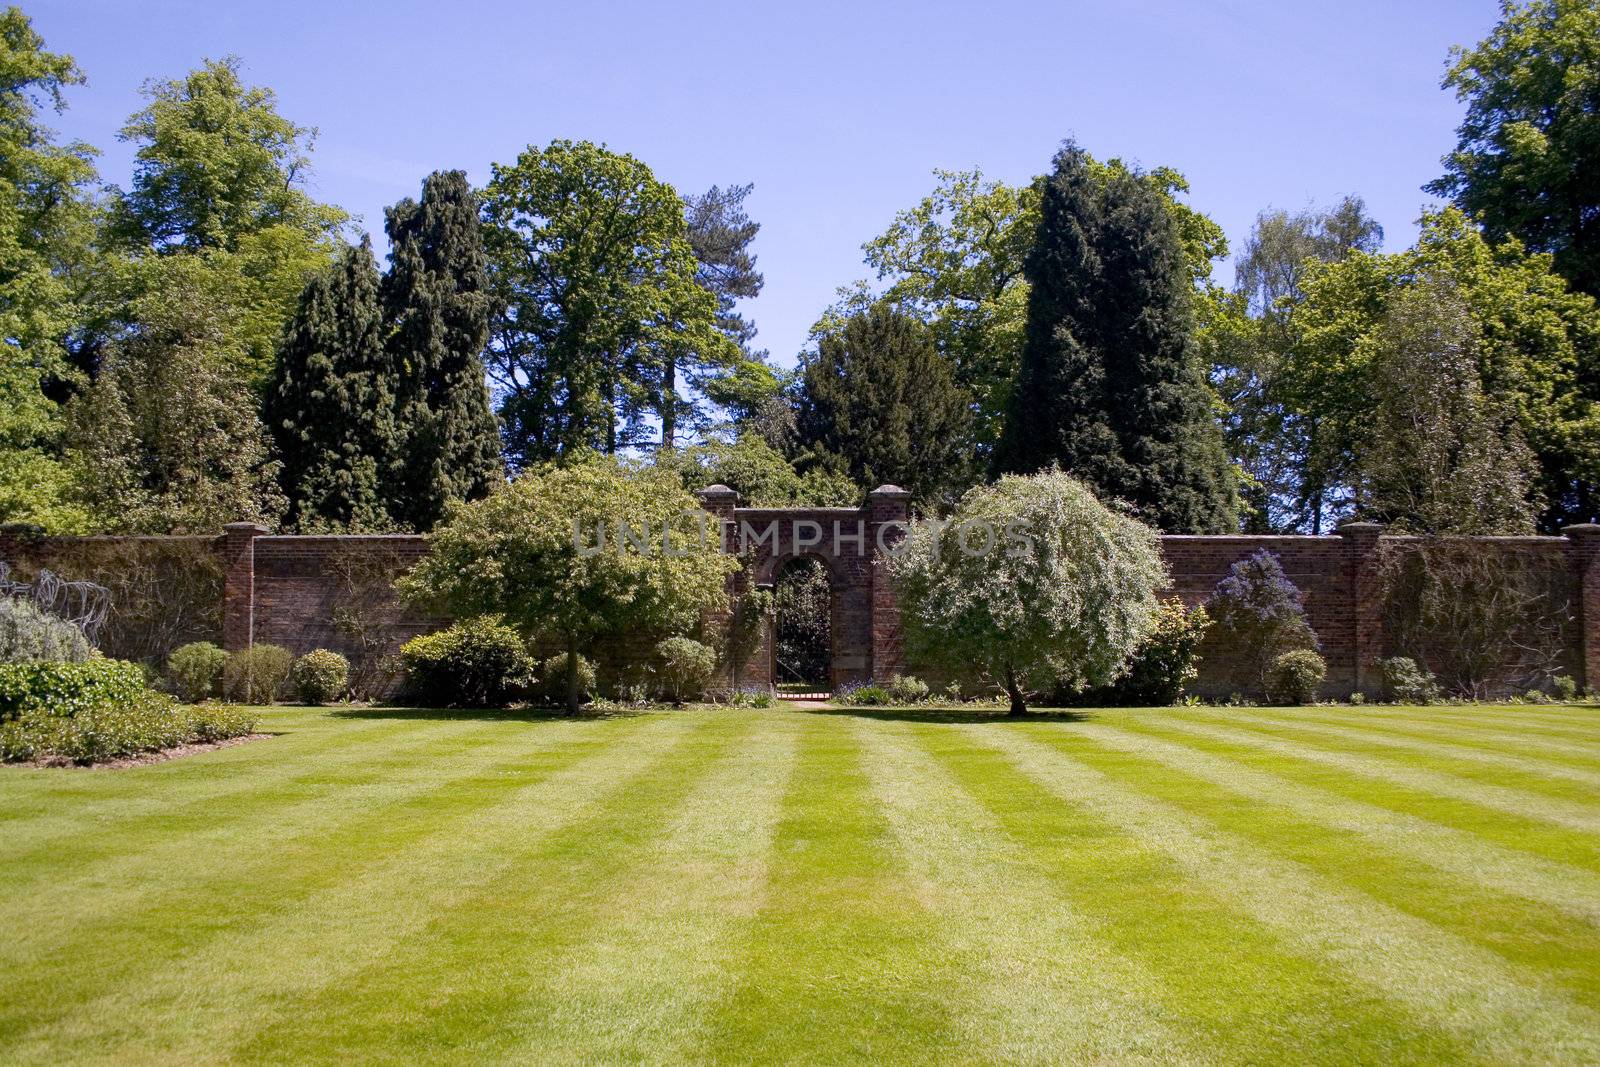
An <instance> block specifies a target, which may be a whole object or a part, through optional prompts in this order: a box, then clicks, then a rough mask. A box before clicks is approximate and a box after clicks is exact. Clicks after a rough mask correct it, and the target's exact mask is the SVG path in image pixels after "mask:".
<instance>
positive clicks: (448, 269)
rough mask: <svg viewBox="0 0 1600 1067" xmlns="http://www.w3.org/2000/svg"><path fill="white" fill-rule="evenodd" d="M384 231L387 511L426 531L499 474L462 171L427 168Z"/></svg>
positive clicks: (484, 287)
mask: <svg viewBox="0 0 1600 1067" xmlns="http://www.w3.org/2000/svg"><path fill="white" fill-rule="evenodd" d="M384 226H385V228H386V229H387V231H388V234H389V271H388V273H387V274H386V275H385V276H384V279H383V285H382V298H383V312H384V318H385V322H386V324H387V326H388V329H389V331H390V332H389V337H388V346H389V353H390V360H391V363H392V365H393V367H394V369H395V371H396V373H397V374H398V382H397V390H396V395H395V406H396V411H397V415H396V423H397V427H396V428H397V431H398V432H399V433H400V434H401V436H402V438H403V441H402V444H401V457H400V459H401V462H400V467H399V470H398V471H397V472H396V473H395V474H394V475H392V476H391V477H390V479H389V481H388V484H389V486H390V490H389V492H388V494H387V502H386V507H387V510H388V513H389V516H390V518H391V519H392V520H393V521H395V522H397V523H401V524H403V525H405V526H407V527H409V528H410V529H413V530H421V531H427V530H431V529H433V527H434V525H435V524H436V523H437V522H438V521H439V520H440V519H441V518H442V517H443V516H444V513H445V510H446V508H447V507H448V506H449V505H450V504H451V503H452V502H454V501H458V500H477V499H479V498H481V497H482V496H484V495H485V494H487V493H488V492H489V490H490V489H491V488H492V487H493V486H494V484H495V483H496V481H498V480H499V479H500V477H501V475H502V466H503V465H502V463H501V460H500V433H499V427H498V425H497V424H496V422H495V418H494V414H493V412H491V411H490V409H489V390H488V386H487V385H486V384H485V382H484V366H483V349H484V345H485V344H486V343H487V341H488V338H489V293H488V275H487V273H486V266H487V260H486V257H485V254H484V249H483V235H482V232H481V230H480V228H479V223H478V201H477V197H476V196H474V195H473V192H472V188H471V186H469V185H468V184H467V176H466V174H465V173H463V172H462V171H459V170H451V171H435V172H434V173H432V174H430V175H428V176H427V177H426V178H424V179H423V182H422V199H421V200H420V201H413V200H410V199H406V200H402V201H400V202H399V203H398V204H396V205H394V206H393V207H391V208H389V209H388V210H387V211H386V212H385V213H384Z"/></svg>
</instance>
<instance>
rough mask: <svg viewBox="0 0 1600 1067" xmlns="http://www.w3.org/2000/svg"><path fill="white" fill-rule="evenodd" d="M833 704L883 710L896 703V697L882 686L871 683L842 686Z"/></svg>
mask: <svg viewBox="0 0 1600 1067" xmlns="http://www.w3.org/2000/svg"><path fill="white" fill-rule="evenodd" d="M833 702H834V703H835V704H842V705H844V706H845V707H847V708H881V707H886V706H888V705H890V704H893V703H894V702H895V700H894V696H893V695H892V694H891V693H890V692H889V690H888V689H887V688H886V687H884V686H881V685H874V684H873V683H871V682H865V683H854V684H847V685H842V686H840V687H839V691H838V692H836V693H834V694H833Z"/></svg>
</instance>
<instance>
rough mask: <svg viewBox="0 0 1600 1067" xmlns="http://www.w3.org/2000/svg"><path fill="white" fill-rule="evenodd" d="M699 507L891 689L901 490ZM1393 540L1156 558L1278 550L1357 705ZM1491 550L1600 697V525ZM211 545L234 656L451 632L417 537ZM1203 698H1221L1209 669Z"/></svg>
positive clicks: (1181, 545) (1167, 543)
mask: <svg viewBox="0 0 1600 1067" xmlns="http://www.w3.org/2000/svg"><path fill="white" fill-rule="evenodd" d="M700 499H701V502H702V506H703V507H704V508H705V509H706V511H707V512H709V513H710V514H711V515H712V517H713V518H714V519H715V520H716V521H717V523H718V524H719V525H720V527H721V529H722V534H723V538H724V540H723V544H724V547H725V548H726V549H727V550H729V551H734V552H740V553H741V555H742V556H743V557H744V558H745V561H746V565H745V569H744V571H743V573H741V574H740V575H737V576H736V577H735V578H733V579H731V580H730V591H731V592H733V593H734V594H735V595H737V593H738V591H739V590H740V589H741V588H744V587H745V586H744V583H754V584H757V585H767V584H771V583H773V582H774V581H776V579H777V576H778V574H779V572H780V571H781V569H782V567H783V566H784V565H785V564H786V563H788V562H789V561H791V560H793V559H796V558H798V557H801V556H814V557H816V558H819V559H821V560H822V561H823V562H824V563H825V564H826V566H827V569H828V574H829V578H830V581H831V583H832V586H833V599H832V605H833V606H832V611H833V618H832V637H833V664H832V670H831V674H832V681H833V684H834V685H835V686H838V685H840V684H843V683H845V682H849V681H853V680H862V679H868V678H886V677H888V676H889V675H891V674H893V673H895V672H896V671H898V670H900V669H902V668H903V666H904V651H903V645H902V641H901V634H900V623H899V613H898V610H897V608H896V604H895V598H894V592H893V590H892V589H891V588H890V586H889V584H888V582H887V580H886V578H885V574H884V570H883V568H882V567H881V566H880V565H879V563H878V559H879V555H880V551H879V547H878V546H879V543H880V539H881V541H882V543H885V544H887V543H889V542H890V541H892V539H893V538H894V537H896V536H898V534H899V532H900V530H901V529H902V527H901V526H900V524H901V523H903V522H905V521H906V519H907V517H908V496H907V494H906V493H904V492H903V491H902V490H899V489H896V488H895V487H893V486H884V487H881V488H880V489H879V490H877V491H875V492H874V493H873V494H871V496H870V497H869V499H868V502H867V504H866V506H865V507H863V508H859V509H856V508H805V509H793V508H790V509H760V508H743V507H739V506H738V502H737V497H736V495H735V494H734V493H733V491H732V490H729V489H727V488H726V487H724V486H712V487H711V488H709V489H706V490H704V491H702V492H701V494H700ZM77 540H79V539H72V538H20V537H14V536H8V535H6V534H4V533H0V560H7V561H10V562H12V563H13V564H22V565H24V566H28V565H32V566H37V565H41V564H43V565H48V563H49V561H50V560H52V559H57V558H65V557H67V556H70V553H67V552H64V551H63V549H64V548H67V547H70V544H71V543H72V542H74V541H77ZM99 540H102V541H103V540H105V539H99ZM146 540H148V539H146ZM1385 540H1387V539H1386V538H1383V536H1382V529H1381V527H1378V526H1374V525H1371V524H1351V525H1348V526H1345V527H1343V528H1342V529H1341V530H1340V531H1339V533H1337V534H1335V535H1331V536H1324V537H1307V536H1281V537H1278V536H1274V537H1247V536H1203V537H1202V536H1192V537H1191V536H1163V537H1162V538H1161V546H1162V552H1163V554H1164V556H1165V558H1166V563H1167V567H1168V570H1169V572H1170V574H1171V579H1172V580H1171V589H1170V590H1169V593H1170V594H1173V595H1177V596H1178V597H1180V598H1182V599H1183V601H1184V602H1185V603H1186V604H1190V605H1194V604H1198V603H1201V602H1203V601H1204V600H1205V599H1206V598H1207V597H1208V596H1209V595H1210V594H1211V591H1212V589H1213V588H1214V587H1215V585H1216V583H1217V582H1218V581H1219V580H1220V579H1221V578H1222V577H1223V576H1224V575H1225V574H1226V573H1227V571H1228V568H1229V567H1230V566H1231V565H1232V564H1233V563H1234V562H1235V561H1237V560H1239V559H1242V558H1243V557H1245V556H1248V555H1250V554H1251V553H1253V552H1256V551H1258V550H1261V549H1266V550H1268V551H1270V552H1272V553H1274V554H1276V555H1277V556H1278V558H1279V559H1280V560H1282V562H1283V567H1284V571H1285V572H1286V573H1287V574H1288V576H1289V578H1290V579H1291V580H1292V581H1293V582H1294V583H1295V585H1296V586H1298V587H1299V588H1300V590H1301V591H1302V593H1303V594H1304V596H1305V608H1306V613H1307V616H1308V618H1309V619H1310V622H1311V626H1312V628H1313V629H1314V630H1315V631H1316V633H1317V635H1318V637H1319V638H1320V640H1321V642H1322V650H1323V654H1324V656H1325V657H1326V659H1327V661H1328V685H1327V692H1329V693H1331V694H1332V693H1336V694H1348V693H1349V692H1351V691H1353V690H1362V691H1366V692H1369V693H1375V692H1377V691H1378V689H1379V679H1378V673H1377V661H1378V659H1380V658H1381V657H1382V656H1383V655H1385V654H1386V653H1385V645H1384V635H1383V617H1382V610H1381V595H1380V588H1379V579H1378V572H1377V554H1378V549H1379V545H1380V543H1381V542H1383V541H1385ZM1489 540H1490V541H1491V542H1492V543H1494V544H1496V546H1497V547H1502V548H1503V549H1504V550H1505V551H1519V552H1526V553H1531V554H1533V555H1534V556H1536V557H1540V558H1545V559H1547V560H1548V561H1549V562H1550V564H1551V565H1552V566H1554V567H1556V568H1558V569H1560V570H1561V571H1562V573H1565V574H1566V575H1567V576H1568V578H1567V584H1568V588H1567V594H1568V595H1567V596H1566V597H1565V598H1562V599H1561V601H1560V602H1559V603H1552V604H1551V606H1550V610H1551V612H1552V613H1561V614H1562V615H1563V617H1564V625H1565V628H1566V632H1568V633H1569V634H1570V635H1571V638H1570V640H1571V644H1572V647H1571V648H1570V649H1569V650H1568V656H1567V659H1568V661H1569V662H1570V665H1571V669H1572V672H1573V674H1574V675H1575V676H1576V677H1577V678H1578V680H1579V683H1580V684H1581V685H1586V686H1600V526H1577V527H1573V528H1571V529H1569V530H1568V531H1566V536H1564V537H1538V538H1493V539H1489ZM211 547H212V550H213V551H214V552H215V553H216V556H217V558H218V560H219V562H220V563H221V564H222V566H223V568H224V572H225V578H224V583H223V603H222V605H221V612H220V614H221V634H220V638H221V643H222V645H223V647H225V648H228V649H237V648H244V647H247V646H248V645H250V644H251V643H252V642H270V643H273V644H280V645H283V646H285V647H287V648H289V649H291V650H292V651H294V652H295V653H297V654H299V653H303V652H307V651H310V650H311V649H313V648H332V649H335V650H337V651H340V652H343V653H345V654H346V655H348V656H350V657H352V659H353V660H368V661H370V660H374V659H377V658H381V657H383V656H386V655H388V654H389V653H392V652H393V651H394V650H396V649H397V648H398V647H399V646H400V644H402V643H403V642H404V641H405V640H407V639H408V638H410V637H413V636H415V635H417V634H419V633H426V632H428V631H430V630H432V629H435V628H437V627H439V626H440V625H442V624H443V622H444V620H442V619H438V618H433V617H429V616H427V615H426V614H422V613H418V612H416V611H414V610H411V609H409V608H408V607H406V606H405V605H403V604H402V603H401V602H400V601H399V600H398V598H396V597H395V596H394V594H393V590H392V587H391V583H392V581H393V579H394V577H396V576H397V575H399V574H400V573H402V572H403V571H404V570H405V568H406V567H408V566H409V565H410V564H411V563H412V562H414V561H415V560H417V559H418V558H420V557H421V556H422V555H423V554H425V553H426V551H427V545H426V541H425V539H424V538H422V537H418V536H410V535H388V536H367V535H350V536H315V537H313V536H288V535H274V534H272V533H270V532H269V531H267V530H266V529H265V528H264V527H259V526H254V525H251V524H233V525H230V526H229V527H227V529H226V530H225V531H224V533H223V534H222V535H221V536H219V537H217V538H215V539H213V540H212V541H211ZM66 577H70V578H78V577H86V578H93V577H94V575H92V574H90V575H77V574H68V575H66ZM771 672H772V663H771V648H770V641H769V645H768V647H767V648H766V649H765V650H763V651H761V652H758V653H757V654H756V655H755V656H753V657H752V659H751V662H750V663H749V665H748V666H747V668H746V672H745V678H744V679H743V681H744V683H745V684H756V685H761V684H767V683H770V681H771V677H772V673H771ZM1195 688H1196V689H1197V691H1199V692H1202V693H1223V692H1225V685H1223V684H1221V683H1219V682H1218V680H1217V679H1216V678H1215V677H1214V676H1213V672H1208V671H1206V670H1205V669H1204V667H1202V676H1201V678H1200V679H1199V682H1198V684H1197V685H1196V687H1195Z"/></svg>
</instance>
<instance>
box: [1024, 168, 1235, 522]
mask: <svg viewBox="0 0 1600 1067" xmlns="http://www.w3.org/2000/svg"><path fill="white" fill-rule="evenodd" d="M1027 276H1028V280H1029V282H1030V283H1032V284H1031V289H1030V291H1029V295H1028V317H1027V328H1026V335H1025V336H1026V339H1025V343H1024V348H1023V354H1022V363H1021V367H1020V368H1019V370H1018V374H1017V382H1016V387H1015V388H1014V389H1013V390H1012V396H1011V400H1010V403H1009V408H1008V411H1007V418H1006V425H1005V428H1004V430H1003V432H1002V435H1001V439H1000V442H999V446H998V447H997V449H996V453H995V460H994V463H995V467H996V468H997V469H998V471H1000V472H1015V473H1021V474H1028V473H1032V472H1034V471H1039V470H1043V469H1045V468H1047V467H1050V466H1051V465H1059V466H1060V467H1061V468H1062V469H1063V470H1066V471H1067V472H1069V473H1071V474H1073V475H1074V476H1076V477H1078V478H1081V479H1083V480H1084V481H1086V482H1088V483H1089V484H1090V485H1091V486H1093V487H1094V489H1095V491H1096V492H1097V493H1099V494H1100V496H1101V498H1102V499H1105V500H1113V499H1115V500H1121V501H1124V502H1126V503H1127V504H1129V505H1131V506H1132V507H1133V508H1134V510H1135V512H1136V513H1137V514H1138V516H1139V517H1140V518H1142V519H1144V520H1145V521H1147V522H1150V523H1152V524H1154V525H1156V526H1158V527H1160V528H1161V529H1162V530H1165V531H1167V532H1168V533H1218V532H1222V531H1227V530H1231V529H1233V528H1234V527H1235V524H1236V517H1235V514H1236V495H1237V494H1236V490H1235V487H1234V484H1233V476H1232V472H1231V471H1230V469H1229V466H1228V460H1227V456H1226V453H1225V452H1224V450H1223V445H1222V435H1221V431H1220V429H1219V427H1218V425H1217V423H1216V420H1215V419H1214V418H1213V416H1212V413H1211V411H1210V405H1209V396H1208V394H1207V390H1206V386H1205V382H1204V379H1203V377H1202V376H1201V372H1200V368H1199V365H1198V362H1197V360H1196V359H1195V358H1194V356H1193V354H1192V353H1191V339H1190V335H1191V332H1192V326H1193V310H1192V307H1191V295H1192V276H1191V272H1190V268H1189V264H1188V261H1187V260H1186V259H1185V257H1184V251H1183V247H1182V245H1181V243H1180V242H1179V240H1178V236H1177V233H1176V232H1175V230H1174V227H1173V222H1172V217H1171V212H1170V211H1169V209H1168V207H1167V205H1166V204H1164V203H1163V202H1162V200H1161V198H1160V197H1159V195H1157V194H1156V193H1155V192H1154V191H1153V190H1152V189H1151V188H1150V187H1149V185H1148V184H1147V183H1146V182H1144V181H1141V180H1140V177H1139V175H1138V173H1137V172H1133V171H1127V172H1122V173H1115V172H1114V173H1111V174H1108V175H1103V176H1098V177H1097V176H1096V175H1095V174H1094V173H1093V172H1092V170H1091V167H1090V160H1089V156H1088V153H1086V152H1085V151H1083V150H1082V149H1081V148H1078V147H1077V146H1076V145H1074V144H1072V143H1071V142H1068V144H1067V145H1066V146H1065V147H1064V148H1063V149H1062V150H1061V152H1060V153H1058V154H1057V156H1056V159H1055V170H1054V172H1053V173H1052V174H1051V175H1050V176H1049V178H1048V179H1047V180H1046V183H1045V189H1044V196H1043V202H1042V204H1041V207H1040V223H1039V229H1038V234H1037V237H1036V238H1035V242H1034V246H1033V249H1032V251H1031V252H1030V253H1029V255H1028V260H1027Z"/></svg>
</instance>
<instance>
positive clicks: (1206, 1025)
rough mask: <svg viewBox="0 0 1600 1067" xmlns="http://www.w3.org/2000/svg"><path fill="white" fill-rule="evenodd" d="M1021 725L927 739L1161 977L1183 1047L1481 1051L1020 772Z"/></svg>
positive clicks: (1151, 987) (1260, 1052)
mask: <svg viewBox="0 0 1600 1067" xmlns="http://www.w3.org/2000/svg"><path fill="white" fill-rule="evenodd" d="M1017 731H1018V727H1016V726H1012V725H1009V724H1004V723H986V724H982V725H975V726H970V727H951V726H928V727H924V728H923V729H921V730H919V731H918V738H919V741H920V742H921V744H922V745H923V747H924V748H925V750H926V751H928V752H929V753H930V754H931V755H932V756H933V757H934V758H935V759H937V760H938V761H939V763H940V764H941V765H942V766H943V767H944V768H945V770H946V771H947V772H948V773H949V774H951V775H952V776H953V777H954V778H955V780H956V781H957V782H959V783H960V785H961V786H962V788H963V789H965V790H966V791H967V793H968V794H969V795H970V796H972V797H973V798H974V799H975V800H976V801H978V802H979V803H980V804H982V805H983V807H984V808H985V809H986V810H987V811H988V812H989V813H990V814H991V816H992V817H993V818H994V819H995V820H996V822H997V824H998V826H999V828H1000V830H1001V832H1002V833H1003V834H1004V836H1005V837H1006V838H1007V839H1009V841H1010V842H1011V843H1012V844H1014V845H1015V846H1016V847H1017V848H1019V849H1021V850H1022V852H1023V855H1024V856H1025V857H1026V862H1027V863H1028V864H1029V865H1030V866H1032V867H1033V868H1034V869H1035V870H1036V871H1037V872H1038V873H1039V875H1040V876H1041V877H1044V878H1046V879H1047V880H1048V881H1049V882H1050V883H1051V884H1052V885H1053V886H1055V887H1056V888H1057V891H1058V892H1060V893H1061V894H1062V896H1063V898H1064V899H1065V900H1066V901H1067V903H1068V906H1069V907H1071V908H1073V909H1074V911H1076V912H1077V913H1080V914H1082V915H1084V916H1085V918H1086V920H1087V921H1090V922H1092V923H1093V924H1094V928H1095V930H1096V932H1097V934H1098V935H1099V936H1100V937H1101V938H1102V939H1103V940H1104V941H1105V942H1107V944H1108V945H1109V946H1110V948H1111V950H1112V951H1113V952H1114V953H1116V954H1118V956H1120V957H1122V958H1123V959H1125V960H1128V961H1131V963H1132V965H1135V966H1137V967H1138V968H1140V969H1141V970H1143V971H1145V972H1147V973H1149V974H1150V975H1152V976H1153V978H1154V981H1153V982H1152V983H1150V984H1147V985H1144V986H1142V987H1137V988H1136V990H1135V995H1136V996H1139V997H1141V998H1143V999H1144V1000H1146V1001H1147V1002H1148V1003H1149V1004H1150V1005H1151V1006H1152V1008H1153V1009H1154V1010H1156V1011H1159V1012H1160V1013H1161V1017H1162V1018H1163V1020H1165V1021H1166V1022H1167V1025H1168V1026H1169V1028H1170V1029H1172V1030H1173V1031H1175V1032H1176V1033H1177V1034H1179V1035H1180V1038H1179V1042H1180V1043H1179V1045H1178V1046H1177V1048H1176V1049H1175V1050H1173V1055H1174V1056H1175V1057H1179V1056H1180V1054H1181V1050H1182V1049H1184V1048H1187V1047H1194V1048H1199V1049H1202V1050H1203V1052H1202V1054H1201V1057H1200V1058H1201V1059H1202V1060H1205V1061H1209V1062H1218V1063H1233V1062H1247V1061H1248V1062H1258V1063H1303V1062H1310V1061H1313V1060H1316V1059H1318V1058H1319V1057H1320V1056H1321V1055H1322V1054H1323V1051H1324V1050H1326V1049H1329V1048H1337V1049H1339V1051H1340V1054H1341V1056H1342V1057H1343V1059H1345V1060H1347V1061H1349V1062H1383V1063H1414V1064H1435V1063H1458V1062H1462V1061H1463V1060H1466V1059H1468V1058H1470V1049H1469V1048H1468V1047H1467V1046H1466V1045H1465V1044H1463V1043H1462V1042H1461V1041H1459V1040H1457V1039H1455V1038H1454V1037H1453V1036H1451V1035H1449V1034H1446V1033H1442V1032H1440V1031H1439V1030H1438V1029H1437V1028H1431V1027H1429V1026H1427V1025H1426V1024H1425V1022H1424V1021H1423V1020H1421V1019H1418V1018H1417V1017H1416V1016H1415V1015H1414V1014H1413V1013H1411V1012H1409V1011H1408V1010H1407V1009H1406V1008H1405V1007H1404V1006H1401V1005H1397V1004H1394V1003H1391V1002H1389V1001H1386V1000H1384V999H1382V998H1380V997H1375V996H1373V995H1372V994H1371V993H1370V992H1368V991H1367V990H1366V989H1365V988H1362V987H1361V986H1359V985H1358V984H1356V983H1354V982H1353V981H1352V980H1351V979H1350V976H1348V975H1347V974H1346V973H1345V972H1344V971H1343V970H1342V969H1341V968H1340V967H1338V966H1336V965H1335V964H1333V963H1332V962H1331V961H1329V960H1327V959H1325V958H1323V957H1322V956H1320V955H1319V954H1317V953H1315V952H1313V951H1309V950H1307V949H1305V948H1303V947H1301V946H1299V945H1297V944H1295V943H1293V942H1292V941H1291V940H1289V939H1288V938H1285V937H1284V936H1282V934H1281V933H1279V932H1278V931H1276V930H1275V929H1273V928H1272V927H1270V926H1268V925H1267V924H1264V923H1261V922H1258V921H1256V920H1254V919H1253V918H1251V917H1250V916H1248V915H1241V914H1240V912H1239V910H1238V907H1237V905H1236V903H1235V902H1234V900H1233V898H1232V893H1231V887H1230V886H1229V885H1227V884H1225V883H1219V882H1217V881H1216V880H1214V879H1210V878H1208V877H1197V876H1196V875H1195V874H1194V873H1192V872H1190V871H1187V870H1185V869H1184V868H1183V866H1181V865H1180V864H1178V863H1175V862H1174V861H1173V859H1172V858H1171V857H1169V856H1168V855H1167V854H1166V853H1165V852H1164V851H1163V850H1162V849H1161V848H1160V847H1159V843H1157V842H1149V841H1146V840H1144V839H1143V838H1142V837H1141V836H1140V835H1139V834H1138V833H1136V832H1134V833H1130V832H1129V831H1128V830H1127V829H1126V828H1125V827H1124V826H1122V825H1119V823H1118V822H1117V821H1116V820H1114V819H1111V818H1107V817H1104V816H1103V815H1102V814H1101V813H1100V812H1098V811H1096V810H1095V809H1094V808H1093V807H1091V806H1089V805H1087V804H1084V803H1080V802H1079V798H1077V797H1072V796H1067V795H1065V794H1062V793H1058V792H1056V791H1052V790H1051V789H1049V788H1047V785H1046V783H1042V782H1040V781H1036V780H1035V779H1034V778H1032V777H1029V776H1028V775H1026V774H1024V773H1022V771H1021V770H1019V769H1018V768H1017V766H1016V765H1015V763H1014V762H1013V761H1012V760H1011V759H1010V758H1009V757H1008V755H1007V754H1006V752H1005V751H1003V750H1001V749H999V748H997V747H995V741H994V740H993V737H992V736H991V735H996V736H1003V737H1011V736H1014V735H1015V734H1016V733H1017ZM1024 743H1026V742H1024ZM1286 1020H1293V1024H1292V1025H1286ZM1163 1055H1165V1050H1164V1052H1163Z"/></svg>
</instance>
